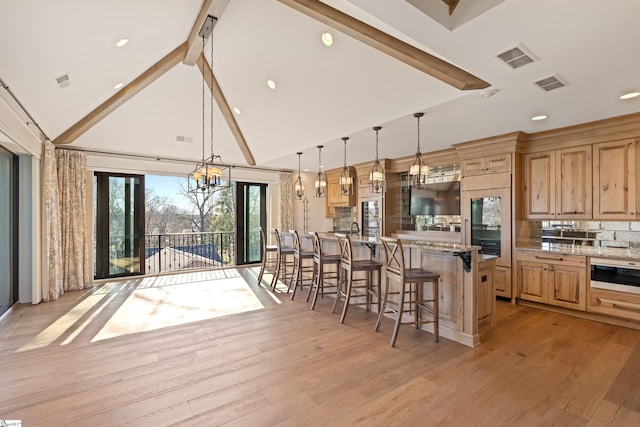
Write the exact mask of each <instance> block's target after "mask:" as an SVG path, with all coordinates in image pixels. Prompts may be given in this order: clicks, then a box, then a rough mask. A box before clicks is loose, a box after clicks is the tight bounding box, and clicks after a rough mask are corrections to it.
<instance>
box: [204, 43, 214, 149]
mask: <svg viewBox="0 0 640 427" xmlns="http://www.w3.org/2000/svg"><path fill="white" fill-rule="evenodd" d="M203 43H204V39H203ZM210 44H211V49H210V58H211V61H210V63H209V67H210V69H211V76H210V78H211V79H212V80H213V33H211V43H210ZM203 59H204V58H203ZM202 71H204V67H202ZM211 83H213V82H211ZM211 86H213V84H212V85H211ZM209 99H210V100H211V105H210V109H211V111H209V114H211V161H213V90H210V96H209Z"/></svg>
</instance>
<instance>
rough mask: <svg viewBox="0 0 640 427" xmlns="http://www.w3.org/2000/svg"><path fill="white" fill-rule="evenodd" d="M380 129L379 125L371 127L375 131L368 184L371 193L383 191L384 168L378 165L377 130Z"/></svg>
mask: <svg viewBox="0 0 640 427" xmlns="http://www.w3.org/2000/svg"><path fill="white" fill-rule="evenodd" d="M380 129H382V127H381V126H375V127H374V128H373V130H374V131H375V132H376V160H375V161H374V162H373V168H371V173H369V184H370V185H371V191H372V192H373V193H384V191H385V185H384V184H385V176H384V169H383V168H382V166H380V160H378V131H379V130H380Z"/></svg>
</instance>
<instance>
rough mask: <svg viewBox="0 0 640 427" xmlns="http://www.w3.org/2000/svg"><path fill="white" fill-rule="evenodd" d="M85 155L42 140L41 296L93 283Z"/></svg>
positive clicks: (56, 295) (48, 297)
mask: <svg viewBox="0 0 640 427" xmlns="http://www.w3.org/2000/svg"><path fill="white" fill-rule="evenodd" d="M86 184H87V155H86V154H85V153H83V152H80V151H74V150H65V149H59V148H58V149H56V148H55V146H54V145H53V143H51V142H50V141H46V142H45V154H44V171H43V187H44V205H45V214H46V220H45V227H46V231H45V236H46V239H47V242H46V251H47V254H46V263H47V264H48V269H47V271H48V274H47V277H46V279H47V280H43V282H42V287H43V288H42V299H43V300H44V301H49V300H56V299H58V298H59V297H60V296H62V294H63V293H64V292H65V291H67V290H78V289H84V288H88V287H91V286H92V285H93V278H92V270H91V258H90V255H89V244H88V231H87V224H86Z"/></svg>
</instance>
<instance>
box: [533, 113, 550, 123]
mask: <svg viewBox="0 0 640 427" xmlns="http://www.w3.org/2000/svg"><path fill="white" fill-rule="evenodd" d="M546 118H547V116H545V115H544V114H541V115H539V116H533V117H531V120H533V121H536V122H537V121H539V120H544V119H546Z"/></svg>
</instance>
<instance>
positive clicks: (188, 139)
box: [176, 135, 193, 144]
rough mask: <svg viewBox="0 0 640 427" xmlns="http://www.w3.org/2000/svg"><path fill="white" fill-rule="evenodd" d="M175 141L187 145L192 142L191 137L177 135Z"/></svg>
mask: <svg viewBox="0 0 640 427" xmlns="http://www.w3.org/2000/svg"><path fill="white" fill-rule="evenodd" d="M176 141H178V142H186V143H187V144H191V143H192V142H193V137H192V136H185V135H178V136H176Z"/></svg>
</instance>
